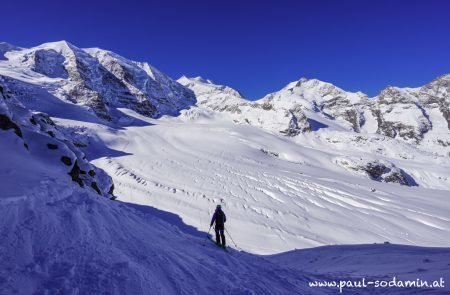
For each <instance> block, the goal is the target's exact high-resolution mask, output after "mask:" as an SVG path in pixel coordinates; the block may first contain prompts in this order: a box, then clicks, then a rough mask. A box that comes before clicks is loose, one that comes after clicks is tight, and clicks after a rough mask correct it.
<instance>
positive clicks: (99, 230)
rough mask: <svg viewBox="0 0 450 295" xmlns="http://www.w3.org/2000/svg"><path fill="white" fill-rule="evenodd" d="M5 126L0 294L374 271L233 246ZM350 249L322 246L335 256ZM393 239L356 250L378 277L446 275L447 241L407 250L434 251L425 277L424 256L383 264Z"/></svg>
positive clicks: (246, 286) (250, 286) (230, 289)
mask: <svg viewBox="0 0 450 295" xmlns="http://www.w3.org/2000/svg"><path fill="white" fill-rule="evenodd" d="M0 134H1V136H0V140H1V144H2V145H1V146H2V153H0V161H1V163H2V165H1V166H0V177H1V178H0V179H1V183H2V194H1V197H0V203H1V206H0V214H1V216H2V219H1V220H2V222H1V223H0V235H1V236H2V241H3V242H2V247H1V248H0V293H2V294H39V293H43V294H211V293H215V294H330V289H328V288H327V289H311V288H310V287H309V284H308V283H309V282H312V281H315V280H324V279H327V280H338V279H344V278H345V279H348V278H349V277H354V278H358V279H360V278H361V277H362V276H364V275H365V271H367V268H365V271H357V270H356V271H355V263H354V262H353V261H352V262H350V263H341V264H340V269H339V270H337V269H336V268H337V267H334V268H333V269H332V270H326V271H322V272H320V274H317V270H315V269H313V268H311V267H308V270H305V269H304V266H305V265H306V261H308V259H310V258H311V257H313V256H312V255H311V254H310V253H308V254H306V255H304V254H303V253H302V252H293V253H288V254H285V255H287V256H288V257H290V259H288V261H289V263H287V262H286V256H273V257H262V256H257V255H252V254H247V253H245V252H237V251H234V250H232V251H231V252H230V253H226V252H224V251H223V250H221V249H218V248H217V247H216V246H214V245H212V244H211V243H209V242H208V241H206V240H205V236H206V233H205V232H199V231H197V230H196V229H195V228H193V227H191V226H188V225H186V224H184V223H183V222H182V221H181V219H180V218H179V217H178V216H176V215H174V214H172V213H168V212H164V211H160V210H158V209H155V208H152V207H148V206H139V205H132V204H126V203H122V202H117V201H111V200H109V199H107V198H99V197H98V196H97V195H96V194H95V193H94V192H92V191H89V190H85V189H82V188H80V187H79V186H78V185H76V184H75V183H74V182H72V181H71V180H70V179H69V178H68V177H65V176H64V174H62V173H61V172H60V171H57V170H52V169H48V167H49V165H48V164H49V163H44V164H45V165H42V164H43V163H42V162H41V161H42V160H41V159H39V157H37V156H36V155H34V154H30V153H28V152H27V151H26V150H25V149H23V148H22V144H21V143H20V144H18V142H17V140H16V137H17V136H16V135H15V134H14V133H13V132H12V131H11V130H9V131H3V130H0ZM16 173H17V174H16ZM18 175H20V177H18ZM5 184H8V185H7V186H5ZM344 249H345V248H343V249H340V248H339V247H338V248H335V249H332V250H331V251H329V253H328V255H326V256H324V255H320V256H321V258H323V259H324V260H325V259H332V258H330V257H333V256H341V250H344ZM385 249H386V245H378V246H375V245H374V246H370V247H360V250H357V251H356V253H354V255H355V256H354V257H364V259H365V260H366V261H370V262H371V263H372V265H375V266H374V270H373V271H372V272H371V273H370V275H371V277H372V278H377V277H382V276H383V274H387V273H389V272H388V271H389V270H391V271H392V270H393V269H394V268H393V266H394V265H396V268H395V274H396V275H399V276H401V277H402V278H404V279H406V278H408V279H415V276H418V275H419V276H421V277H422V278H423V279H430V280H435V279H438V277H439V276H442V273H441V272H440V270H441V269H442V267H443V265H445V263H446V262H447V261H448V260H449V259H450V251H449V250H448V249H442V250H440V251H437V250H435V249H429V248H417V249H415V252H414V253H411V254H408V252H407V251H406V254H405V251H404V252H403V257H404V258H405V259H406V260H408V259H411V258H414V257H416V256H418V255H420V257H426V258H427V259H428V260H429V261H430V263H425V264H424V266H423V267H424V268H425V269H426V268H427V267H432V269H433V272H432V274H431V275H430V274H427V276H425V277H423V275H422V274H421V273H420V272H418V271H417V265H416V264H414V265H413V264H410V263H408V264H402V265H401V266H399V264H398V263H397V261H395V262H394V263H395V264H394V263H391V264H389V263H382V264H379V265H377V258H378V257H379V254H378V253H376V252H377V251H379V252H381V251H384V250H385ZM399 249H406V250H407V248H401V247H400V246H399ZM374 250H375V251H374ZM319 251H320V252H319V253H321V252H322V250H319ZM374 252H375V253H374ZM395 255H397V254H395ZM385 256H388V255H387V254H385ZM325 257H326V258H325ZM294 259H295V261H298V262H299V263H298V264H295V263H293V261H294ZM316 261H317V260H316ZM444 267H445V266H444ZM331 290H332V291H334V292H337V289H336V288H333V289H331ZM413 290H414V289H413ZM446 290H448V288H447V289H441V288H436V289H434V290H431V291H432V293H436V294H439V292H442V291H446ZM352 291H353V290H351V289H348V290H346V293H349V294H351V293H352ZM385 291H386V290H383V292H384V293H385ZM393 291H398V293H399V294H402V292H403V291H404V290H403V289H401V290H393Z"/></svg>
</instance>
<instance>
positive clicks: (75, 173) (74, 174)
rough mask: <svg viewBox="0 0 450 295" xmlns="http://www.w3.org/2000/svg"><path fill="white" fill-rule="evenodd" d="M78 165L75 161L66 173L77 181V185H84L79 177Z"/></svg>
mask: <svg viewBox="0 0 450 295" xmlns="http://www.w3.org/2000/svg"><path fill="white" fill-rule="evenodd" d="M80 171H81V169H80V167H78V163H77V161H75V164H73V167H72V170H70V172H69V173H68V174H69V175H70V177H72V181H75V182H76V183H78V185H79V186H81V187H84V184H83V180H82V179H81V178H80Z"/></svg>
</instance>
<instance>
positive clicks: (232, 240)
mask: <svg viewBox="0 0 450 295" xmlns="http://www.w3.org/2000/svg"><path fill="white" fill-rule="evenodd" d="M225 231H226V232H227V234H228V236H229V237H230V239H231V241H232V242H233V244H234V245H235V246H236V248H238V245H236V243H235V242H234V241H233V238H232V237H231V235H230V233H229V232H228V231H227V229H225Z"/></svg>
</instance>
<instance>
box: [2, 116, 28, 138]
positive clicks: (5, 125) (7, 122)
mask: <svg viewBox="0 0 450 295" xmlns="http://www.w3.org/2000/svg"><path fill="white" fill-rule="evenodd" d="M0 129H3V130H8V129H14V133H16V135H17V136H19V137H20V138H23V135H22V131H21V130H20V128H19V126H18V125H17V124H16V123H14V122H13V121H11V119H10V118H9V117H8V116H6V115H3V114H0Z"/></svg>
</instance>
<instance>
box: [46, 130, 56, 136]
mask: <svg viewBox="0 0 450 295" xmlns="http://www.w3.org/2000/svg"><path fill="white" fill-rule="evenodd" d="M47 134H48V135H50V136H51V137H55V133H53V131H47Z"/></svg>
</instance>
